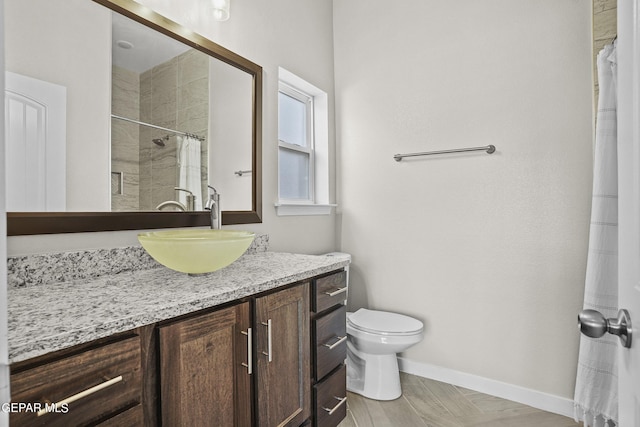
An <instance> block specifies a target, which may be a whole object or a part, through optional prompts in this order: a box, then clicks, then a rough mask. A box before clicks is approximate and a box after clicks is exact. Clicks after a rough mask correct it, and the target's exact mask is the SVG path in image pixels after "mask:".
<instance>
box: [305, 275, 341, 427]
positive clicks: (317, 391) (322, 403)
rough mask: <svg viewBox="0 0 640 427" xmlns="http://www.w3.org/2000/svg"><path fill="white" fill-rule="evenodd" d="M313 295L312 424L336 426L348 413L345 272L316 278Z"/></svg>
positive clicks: (325, 426)
mask: <svg viewBox="0 0 640 427" xmlns="http://www.w3.org/2000/svg"><path fill="white" fill-rule="evenodd" d="M311 296H312V308H313V311H312V313H311V323H312V328H311V329H312V347H313V402H314V403H313V407H314V416H313V424H314V426H316V427H335V426H337V425H338V424H339V423H340V421H342V420H343V419H344V417H345V416H346V415H347V405H346V400H347V370H346V366H345V360H346V358H347V322H346V315H347V309H346V306H345V305H344V302H345V300H346V299H347V283H346V272H344V271H340V272H337V273H331V274H328V275H326V276H323V277H319V278H316V279H315V280H314V281H313V286H312V294H311Z"/></svg>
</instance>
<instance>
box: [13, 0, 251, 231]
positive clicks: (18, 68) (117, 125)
mask: <svg viewBox="0 0 640 427" xmlns="http://www.w3.org/2000/svg"><path fill="white" fill-rule="evenodd" d="M100 5H103V6H107V7H106V8H105V7H102V6H100ZM33 11H38V13H35V14H34V13H33ZM112 14H113V16H112ZM5 16H6V22H7V24H6V36H5V37H6V54H7V55H6V56H7V59H6V68H7V71H8V73H7V75H8V77H7V81H8V83H7V100H8V101H7V102H8V103H7V105H8V108H7V117H8V119H7V128H8V139H7V145H9V140H12V139H13V140H20V141H25V144H32V145H33V143H32V142H31V141H32V140H34V139H35V140H37V139H38V138H37V135H39V134H40V133H41V132H35V133H34V134H35V135H36V137H34V136H33V135H29V132H22V133H21V132H19V131H12V130H11V129H23V128H24V127H23V126H16V125H15V123H18V124H20V123H21V122H20V120H22V121H28V120H31V119H29V117H30V115H31V116H34V117H36V118H37V117H38V114H41V115H42V113H38V112H37V109H36V110H34V111H36V112H35V113H30V111H31V109H32V106H30V105H29V106H27V107H25V106H24V105H23V104H20V102H18V101H19V100H18V96H17V95H15V94H16V93H17V94H20V93H19V91H16V92H12V91H13V83H12V82H9V80H10V77H9V74H10V73H13V74H15V76H12V77H11V78H12V79H13V78H15V79H16V80H17V83H16V84H17V86H18V87H19V88H20V87H21V86H20V85H21V84H23V83H24V82H21V81H20V79H22V78H23V77H25V76H26V79H27V82H26V83H27V86H33V84H34V82H33V81H31V80H34V81H35V85H36V86H37V85H38V84H40V82H44V83H48V84H49V85H50V86H52V89H51V92H52V93H53V94H54V95H52V96H54V97H56V96H57V97H58V98H59V97H62V98H63V102H62V105H63V106H65V107H63V108H62V112H61V113H60V114H62V117H64V116H66V120H57V121H55V122H63V123H66V128H65V126H62V129H53V130H54V131H56V132H58V134H57V135H56V134H55V132H54V134H52V135H53V136H51V137H47V139H46V140H45V141H46V144H47V145H46V147H47V149H46V150H43V151H45V154H43V155H33V153H34V151H33V150H34V148H33V147H31V146H29V145H27V147H29V148H28V149H26V150H25V149H23V148H21V150H22V153H19V154H21V155H22V156H24V157H26V158H27V159H32V158H34V159H36V160H37V161H36V162H35V166H32V167H31V169H28V168H25V167H16V168H15V169H16V171H15V172H16V173H15V175H16V176H19V175H20V173H21V171H22V175H25V176H22V177H21V178H20V179H23V180H25V181H26V182H27V184H20V185H10V186H9V188H12V189H13V190H10V191H8V192H9V193H11V192H12V191H13V193H14V196H13V197H14V199H15V202H11V200H10V199H8V201H7V203H8V206H9V209H8V210H13V211H14V212H9V213H8V214H7V228H8V234H9V235H23V234H46V233H63V232H79V231H105V230H125V229H149V228H168V227H185V226H200V225H209V221H210V217H209V215H208V212H205V211H202V206H203V205H204V204H205V203H206V199H207V197H208V191H207V184H209V185H213V186H214V187H216V189H217V190H218V192H219V193H220V194H221V206H222V210H223V212H222V223H223V225H226V224H244V223H254V222H261V197H260V195H261V168H260V166H261V152H260V146H261V143H260V135H261V92H262V69H261V67H260V66H258V65H256V64H254V63H252V62H250V61H248V60H246V59H244V58H242V57H240V56H238V55H236V54H234V53H233V52H231V51H228V50H226V49H224V48H222V47H221V46H219V45H217V44H215V43H213V42H211V41H210V40H207V39H205V38H203V37H201V36H198V35H196V34H193V33H191V32H190V31H189V30H187V29H185V28H183V27H181V26H180V25H178V24H176V23H173V22H171V21H169V20H167V19H166V18H164V17H162V16H160V15H158V14H155V13H153V12H150V11H149V9H147V8H146V7H144V6H141V5H139V4H137V3H135V2H132V1H127V0H125V1H123V0H118V1H117V2H115V1H114V2H112V1H110V0H94V2H91V1H88V0H47V1H44V0H28V1H26V0H7V2H6V3H5ZM78 16H81V17H82V19H74V17H78ZM127 48H128V49H127ZM112 52H113V59H112V57H111V55H112ZM9 72H10V73H9ZM30 79H31V80H30ZM23 80H24V79H23ZM56 91H57V92H56ZM56 94H57V95H56ZM10 96H14V98H16V100H14V99H13V98H10ZM27 99H31V98H27ZM53 104H55V103H53ZM53 104H52V105H53ZM47 105H48V104H47ZM25 111H26V112H27V113H24V112H25ZM60 114H58V117H59V116H60ZM44 116H45V117H55V114H50V113H48V112H47V113H46V114H44ZM35 121H36V122H37V120H35ZM14 122H15V123H14ZM53 122H54V120H49V123H48V124H47V126H43V127H45V129H44V130H46V131H47V132H49V131H50V129H49V127H51V126H48V125H49V124H52V123H53ZM53 127H54V128H57V127H56V126H53ZM56 141H58V142H57V143H58V145H52V144H54V143H56ZM198 146H199V147H198ZM51 147H55V149H52V148H51ZM37 148H38V147H37V144H36V147H35V149H36V150H37ZM10 150H11V149H9V151H10ZM36 153H37V151H36ZM46 153H54V155H53V156H52V157H53V158H52V159H48V158H47V155H46ZM8 163H9V164H12V163H13V164H20V165H22V163H21V162H8ZM10 169H11V168H8V171H7V172H8V174H9V175H10V177H13V176H14V171H11V170H10ZM28 170H35V171H37V172H38V173H29V172H25V171H28ZM43 171H44V172H46V173H44V172H43ZM52 171H53V172H52ZM51 173H57V174H58V176H59V178H56V179H53V178H51V177H49V176H47V174H51ZM34 175H35V177H33V176H34ZM10 177H8V181H9V182H11V179H12V178H10ZM16 179H18V178H16ZM16 182H20V181H19V180H18V181H16ZM175 187H189V188H188V189H190V190H191V191H192V192H193V193H194V195H195V196H196V203H195V206H194V209H195V210H194V211H190V212H179V211H159V210H157V208H158V206H159V205H161V204H162V203H163V202H167V201H171V202H180V203H182V204H183V205H186V200H185V198H184V197H181V195H182V194H186V193H185V192H182V191H176V190H174V188H175ZM34 188H35V189H36V190H37V191H35V193H33V194H35V195H31V193H30V191H32V192H33V189H34ZM34 199H38V200H39V201H40V202H39V203H40V204H39V205H37V207H36V208H35V209H34V208H32V207H31V206H30V205H29V204H33V200H34ZM61 201H64V203H62V202H61ZM25 203H26V205H25ZM171 205H172V206H175V203H172V204H171ZM11 206H15V207H17V208H14V209H11ZM169 207H171V206H169ZM17 210H19V211H17ZM16 211H17V212H16ZM63 211H64V212H63ZM108 211H111V212H108Z"/></svg>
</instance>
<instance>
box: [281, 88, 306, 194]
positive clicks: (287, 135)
mask: <svg viewBox="0 0 640 427" xmlns="http://www.w3.org/2000/svg"><path fill="white" fill-rule="evenodd" d="M312 129H313V97H312V96H310V95H308V94H306V93H303V92H300V91H298V90H297V89H294V88H292V87H291V86H289V85H287V84H285V83H283V82H280V86H279V91H278V183H279V185H278V188H279V192H280V194H279V198H280V200H281V201H290V202H297V203H313V202H314V197H313V196H314V194H313V160H314V146H313V132H312Z"/></svg>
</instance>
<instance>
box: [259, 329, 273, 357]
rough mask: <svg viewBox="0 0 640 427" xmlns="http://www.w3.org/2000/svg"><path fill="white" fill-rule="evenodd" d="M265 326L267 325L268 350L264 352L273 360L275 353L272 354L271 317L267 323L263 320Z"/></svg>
mask: <svg viewBox="0 0 640 427" xmlns="http://www.w3.org/2000/svg"><path fill="white" fill-rule="evenodd" d="M261 323H262V324H263V325H264V326H266V327H267V352H264V351H263V352H262V354H264V355H265V356H267V358H268V359H269V362H272V361H273V355H272V354H271V350H272V348H271V319H269V320H267V323H264V322H261Z"/></svg>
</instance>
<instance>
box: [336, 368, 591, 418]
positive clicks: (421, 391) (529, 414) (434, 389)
mask: <svg viewBox="0 0 640 427" xmlns="http://www.w3.org/2000/svg"><path fill="white" fill-rule="evenodd" d="M400 375H401V377H400V378H401V381H402V390H403V395H402V397H400V398H399V399H396V400H393V401H387V402H380V401H375V400H370V399H365V398H364V397H362V396H360V395H357V394H353V393H349V394H348V396H349V398H348V400H347V417H346V418H345V419H344V420H343V421H342V422H341V423H340V425H339V427H387V426H389V427H489V426H491V427H534V426H535V427H579V426H582V424H581V423H580V424H578V423H576V422H575V421H573V419H571V418H567V417H563V416H560V415H556V414H551V413H549V412H544V411H541V410H539V409H535V408H532V407H530V406H526V405H522V404H520V403H516V402H512V401H509V400H504V399H500V398H497V397H493V396H489V395H487V394H483V393H478V392H476V391H472V390H467V389H465V388H461V387H456V386H453V385H450V384H446V383H441V382H438V381H433V380H429V379H426V378H420V377H417V376H414V375H408V374H404V373H401V374H400Z"/></svg>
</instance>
